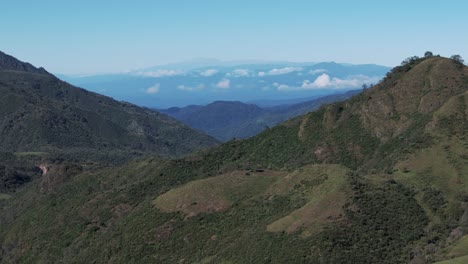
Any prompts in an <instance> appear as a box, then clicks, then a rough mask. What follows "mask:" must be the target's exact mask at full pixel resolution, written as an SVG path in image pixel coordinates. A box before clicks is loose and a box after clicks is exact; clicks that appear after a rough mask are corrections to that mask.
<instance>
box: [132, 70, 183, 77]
mask: <svg viewBox="0 0 468 264" xmlns="http://www.w3.org/2000/svg"><path fill="white" fill-rule="evenodd" d="M182 74H184V73H183V72H182V71H178V70H164V69H161V70H155V71H145V72H137V73H136V75H139V76H145V77H154V78H160V77H172V76H177V75H182Z"/></svg>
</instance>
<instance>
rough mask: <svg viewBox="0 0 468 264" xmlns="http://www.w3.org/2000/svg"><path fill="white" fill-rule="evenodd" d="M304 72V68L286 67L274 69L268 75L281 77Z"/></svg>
mask: <svg viewBox="0 0 468 264" xmlns="http://www.w3.org/2000/svg"><path fill="white" fill-rule="evenodd" d="M296 71H302V68H296V67H285V68H281V69H272V70H271V71H269V72H268V75H281V74H288V73H291V72H296Z"/></svg>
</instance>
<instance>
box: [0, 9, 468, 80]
mask: <svg viewBox="0 0 468 264" xmlns="http://www.w3.org/2000/svg"><path fill="white" fill-rule="evenodd" d="M2 8H3V11H4V12H2V16H1V17H0V31H1V32H2V34H3V36H4V37H3V38H2V41H1V44H0V50H2V51H4V52H6V53H8V54H11V55H13V56H15V57H18V58H21V59H22V60H25V61H28V62H31V63H33V64H34V65H37V66H43V67H45V68H46V69H47V70H48V71H50V72H54V73H63V74H83V73H105V72H122V71H126V70H132V69H139V68H144V67H150V66H154V65H161V64H166V63H174V62H178V61H186V60H192V59H194V58H216V59H219V60H223V61H233V60H234V61H242V60H261V61H296V62H305V61H314V62H319V61H337V62H345V63H354V64H367V63H375V64H380V65H385V66H395V65H398V64H400V62H401V61H402V59H404V58H406V57H408V56H411V55H420V56H421V55H422V54H423V52H424V51H426V50H431V51H433V52H434V53H435V54H441V55H443V56H450V55H453V54H460V55H461V56H462V57H468V46H467V45H466V44H467V43H468V35H467V34H464V32H465V30H466V25H468V17H467V16H466V14H465V11H466V10H468V2H464V1H455V0H448V1H435V0H431V1H419V0H418V1H411V2H408V1H402V0H398V1H391V2H385V3H382V2H377V1H370V0H360V1H338V0H332V1H326V2H324V1H321V2H314V1H305V0H297V1H287V2H285V1H284V2H271V1H263V0H261V1H255V3H254V2H253V1H247V0H238V1H230V2H223V3H219V2H214V1H206V0H205V1H183V0H172V1H149V0H145V1H139V2H138V4H136V3H132V2H128V1H113V2H112V3H111V4H109V3H104V1H100V2H96V1H90V0H84V1H75V2H64V1H58V0H45V1H40V2H35V1H34V2H30V3H28V4H27V5H26V4H24V3H23V2H18V1H8V2H5V3H3V4H2Z"/></svg>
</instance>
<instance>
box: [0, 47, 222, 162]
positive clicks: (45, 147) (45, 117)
mask: <svg viewBox="0 0 468 264" xmlns="http://www.w3.org/2000/svg"><path fill="white" fill-rule="evenodd" d="M0 91H1V95H0V148H1V149H2V151H6V152H45V153H60V155H61V156H62V157H63V156H64V155H65V156H66V157H68V158H79V159H89V158H91V156H95V157H94V159H104V160H107V161H113V160H114V159H122V158H124V159H125V158H126V157H129V156H135V155H142V154H145V153H146V154H148V153H152V154H157V155H162V156H181V155H184V154H187V153H190V152H192V151H194V150H197V149H201V148H206V147H210V146H214V145H216V144H217V141H216V140H215V139H213V138H211V137H209V136H206V135H204V134H202V133H200V132H197V131H195V130H193V129H190V128H189V127H187V126H185V125H183V124H181V123H180V122H177V121H176V120H174V119H172V118H169V117H167V116H166V115H163V114H159V113H155V112H153V111H150V110H149V109H144V108H140V107H137V106H135V105H132V104H129V103H125V102H117V101H115V100H113V99H111V98H109V97H105V96H102V95H98V94H95V93H92V92H88V91H85V90H83V89H80V88H76V87H74V86H71V85H69V84H67V83H65V82H63V81H61V80H59V79H57V78H56V77H54V76H53V75H51V74H49V73H47V72H46V71H45V70H44V69H42V68H40V69H38V68H35V67H34V66H32V65H31V64H28V63H23V62H20V61H18V60H16V59H15V58H13V57H11V56H9V55H6V54H4V53H0Z"/></svg>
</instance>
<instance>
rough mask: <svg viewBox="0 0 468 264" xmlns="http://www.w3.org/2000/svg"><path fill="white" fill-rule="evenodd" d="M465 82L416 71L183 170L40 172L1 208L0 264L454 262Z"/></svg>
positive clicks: (188, 160) (464, 158) (442, 67)
mask: <svg viewBox="0 0 468 264" xmlns="http://www.w3.org/2000/svg"><path fill="white" fill-rule="evenodd" d="M466 76H468V69H467V68H466V67H463V66H462V65H460V64H458V63H456V62H454V61H452V60H449V59H445V58H438V57H433V58H426V59H421V60H416V61H413V62H411V63H410V64H407V65H404V66H401V67H397V68H395V69H394V70H393V71H392V72H391V73H390V74H389V75H388V76H387V78H385V80H383V81H382V82H381V83H380V84H378V85H376V86H375V87H373V88H372V89H369V90H367V91H365V92H364V93H362V94H360V95H357V96H355V97H353V98H351V99H350V100H347V101H344V102H341V103H336V104H332V105H328V106H326V107H323V108H321V109H320V110H318V111H316V112H313V113H309V114H306V115H304V116H300V117H297V118H294V119H292V120H289V121H287V122H285V123H282V124H280V125H278V126H276V127H274V128H271V129H268V130H266V131H264V132H262V133H261V134H259V135H258V136H255V137H253V138H250V139H247V140H242V141H239V140H232V141H229V142H227V143H225V144H222V145H220V146H218V147H215V148H213V149H210V150H205V151H202V152H199V153H196V154H192V155H190V156H186V157H185V158H183V159H175V160H165V159H162V158H147V159H144V160H134V161H132V162H130V163H128V164H125V165H122V166H119V167H113V168H111V167H99V166H97V165H94V166H93V165H91V166H81V167H80V168H79V169H78V168H76V167H74V166H73V164H57V165H53V166H51V170H50V173H48V174H46V175H45V176H42V177H37V178H34V179H32V181H31V183H30V184H27V185H26V186H25V187H23V188H21V189H19V190H18V191H17V192H16V193H14V194H11V195H10V196H9V199H0V244H1V254H0V263H51V262H52V263H89V262H95V263H434V262H436V261H443V260H447V259H452V258H455V259H453V260H450V261H452V262H451V263H457V262H455V261H463V260H464V258H466V257H465V256H466V255H465V254H466V252H465V251H464V250H463V248H464V244H465V242H466V241H465V240H466V235H468V205H467V202H468V198H467V197H468V179H467V178H466V175H468V173H467V172H468V138H467V136H466V132H467V128H468V124H467V120H468V119H467V118H466V116H467V115H468V110H467V107H466V105H467V103H468V100H467V99H468V97H467V90H468V79H467V78H466ZM53 168H55V169H53ZM457 258H458V259H457ZM448 263H450V262H448Z"/></svg>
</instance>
